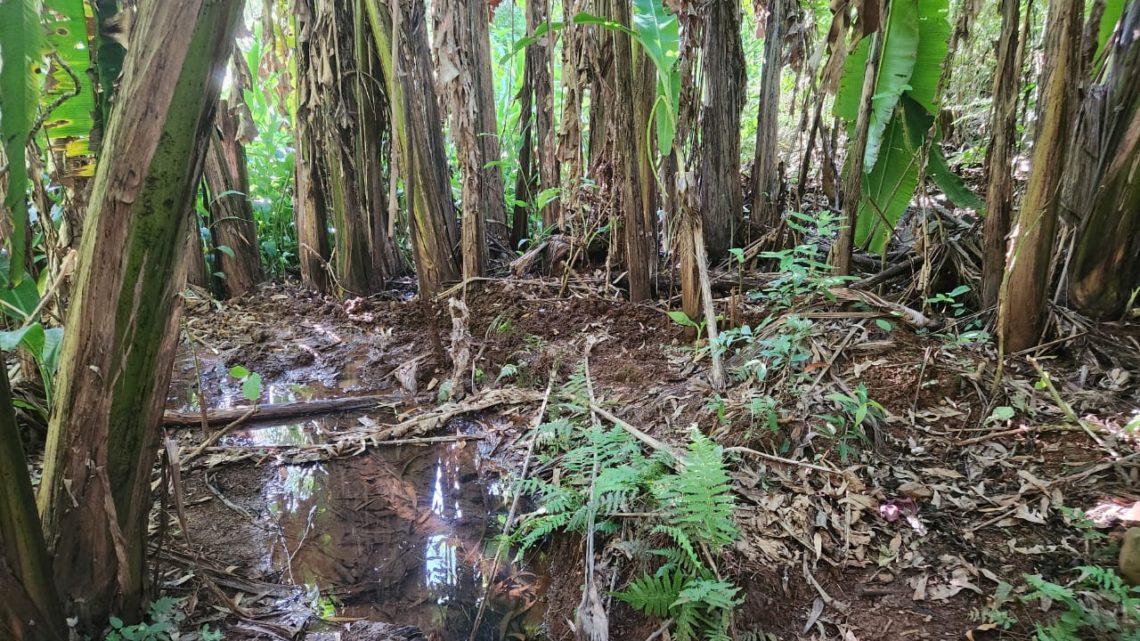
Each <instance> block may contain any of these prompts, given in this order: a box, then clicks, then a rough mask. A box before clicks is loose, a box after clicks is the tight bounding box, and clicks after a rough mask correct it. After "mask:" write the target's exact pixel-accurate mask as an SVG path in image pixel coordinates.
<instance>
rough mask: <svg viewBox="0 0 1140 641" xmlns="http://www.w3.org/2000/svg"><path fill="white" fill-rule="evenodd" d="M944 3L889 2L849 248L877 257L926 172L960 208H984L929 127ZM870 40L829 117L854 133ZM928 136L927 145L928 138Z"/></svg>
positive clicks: (945, 34) (942, 48)
mask: <svg viewBox="0 0 1140 641" xmlns="http://www.w3.org/2000/svg"><path fill="white" fill-rule="evenodd" d="M948 13H949V2H948V0H895V1H893V2H891V3H890V9H889V11H888V13H887V15H886V17H885V19H884V21H883V25H882V27H881V28H882V34H881V36H882V38H883V43H882V48H883V49H882V55H881V64H880V66H879V71H878V75H877V77H876V79H875V91H874V94H873V95H874V97H873V98H872V101H871V120H870V127H869V130H868V134H867V147H866V152H865V155H864V164H863V171H864V176H863V181H862V185H863V188H862V197H861V201H860V203H859V214H858V219H857V223H856V227H855V243H856V245H857V246H859V247H861V248H863V249H870V250H872V251H874V252H875V253H879V254H882V253H884V252H885V251H886V248H887V244H888V242H889V241H890V238H891V234H892V233H893V232H894V228H895V225H896V224H897V223H898V221H899V219H900V218H901V217H902V215H903V212H904V211H906V208H907V206H908V205H909V204H910V201H911V198H912V197H913V196H914V192H915V189H917V187H918V184H919V182H920V181H921V180H922V178H923V175H922V169H923V164H924V162H923V161H924V158H923V155H924V153H925V154H926V157H925V172H926V174H928V175H929V176H930V177H931V178H932V179H934V181H935V182H936V183H937V184H938V186H939V187H940V188H941V189H942V190H943V191H944V192H945V193H946V196H947V197H948V198H949V199H950V200H951V201H952V202H954V203H955V204H957V205H959V206H961V207H968V208H971V209H975V210H978V211H981V210H982V209H983V208H984V205H983V203H982V201H981V199H979V198H978V197H977V196H976V195H975V194H973V193H972V192H971V191H970V189H969V188H968V187H966V185H965V184H964V183H963V182H962V180H961V179H960V178H959V177H958V176H956V175H955V174H954V173H953V172H952V171H951V170H950V168H949V165H948V164H947V162H946V158H945V157H944V156H943V155H942V152H941V150H940V149H939V147H938V144H937V143H938V141H939V139H940V133H939V132H938V131H937V129H936V128H935V127H934V120H935V117H936V116H937V114H938V112H939V95H938V85H939V81H940V79H941V76H942V67H943V64H944V63H945V61H946V56H947V52H948V51H947V42H948V41H949V38H950V23H949V21H948V20H947V15H948ZM870 44H871V36H870V35H867V36H865V37H864V38H863V39H862V40H860V41H859V42H858V43H857V45H856V46H855V49H854V51H852V52H851V53H850V54H849V55H848V57H847V60H846V63H845V65H844V69H843V77H842V80H841V81H840V85H839V92H838V94H837V95H836V99H835V114H836V116H838V117H839V118H841V119H842V120H843V121H844V122H845V123H846V124H847V126H848V128H849V129H850V128H853V127H854V126H855V121H856V119H857V118H858V116H859V101H860V96H861V93H862V85H863V75H864V72H865V70H866V68H867V64H868V56H869V54H870ZM932 136H933V138H931V137H932Z"/></svg>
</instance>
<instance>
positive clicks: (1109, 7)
mask: <svg viewBox="0 0 1140 641" xmlns="http://www.w3.org/2000/svg"><path fill="white" fill-rule="evenodd" d="M1124 4H1125V2H1124V0H1105V3H1104V14H1102V15H1101V17H1100V29H1099V30H1098V31H1097V36H1096V54H1095V55H1094V56H1093V73H1094V74H1095V73H1097V72H1099V71H1100V69H1101V67H1103V66H1104V61H1105V59H1107V58H1108V55H1107V53H1108V39H1109V38H1110V37H1112V33H1113V32H1114V31H1116V25H1117V24H1118V23H1119V22H1120V16H1122V15H1123V14H1124Z"/></svg>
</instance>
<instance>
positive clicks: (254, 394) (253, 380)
mask: <svg viewBox="0 0 1140 641" xmlns="http://www.w3.org/2000/svg"><path fill="white" fill-rule="evenodd" d="M241 393H242V395H243V396H245V398H246V400H248V401H249V402H250V403H256V402H257V399H259V398H261V374H256V373H255V374H250V375H249V376H247V377H246V378H245V380H244V381H242V384H241Z"/></svg>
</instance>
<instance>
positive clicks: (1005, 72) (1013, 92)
mask: <svg viewBox="0 0 1140 641" xmlns="http://www.w3.org/2000/svg"><path fill="white" fill-rule="evenodd" d="M1020 11H1021V0H1001V39H1000V40H999V41H998V51H997V68H996V69H995V71H994V88H993V96H994V98H993V109H992V111H991V118H990V119H991V122H992V123H993V129H992V131H991V132H990V146H989V150H988V151H987V152H986V171H987V173H988V176H989V184H988V187H987V189H986V219H985V223H984V233H983V236H982V305H983V306H985V307H989V306H990V305H993V304H995V303H997V298H998V291H999V290H1000V289H1001V280H1002V276H1003V275H1004V274H1005V244H1006V236H1008V235H1009V220H1010V215H1011V213H1012V210H1013V173H1012V171H1013V167H1012V155H1013V145H1014V143H1015V142H1016V139H1017V97H1018V95H1019V94H1020V85H1021V59H1020V57H1019V55H1018V54H1019V53H1020V52H1021V50H1022V49H1021V47H1019V46H1018V43H1017V40H1018V28H1019V26H1020V22H1021V18H1020V15H1019V14H1020Z"/></svg>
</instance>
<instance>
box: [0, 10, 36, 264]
mask: <svg viewBox="0 0 1140 641" xmlns="http://www.w3.org/2000/svg"><path fill="white" fill-rule="evenodd" d="M38 4H39V3H37V2H35V0H5V1H4V2H0V63H2V64H0V140H2V141H3V144H4V156H5V159H6V162H7V166H8V192H7V194H6V196H5V198H4V206H5V208H6V209H7V210H8V213H9V216H11V221H12V233H11V234H10V235H9V236H8V247H7V249H8V256H9V258H10V264H11V266H12V269H11V271H10V273H9V277H8V279H6V282H7V283H8V284H10V285H18V284H19V283H20V281H22V280H23V278H24V269H23V265H24V256H25V251H26V247H25V237H26V231H27V227H28V202H27V190H28V166H27V159H26V157H25V155H24V154H25V152H24V150H25V148H26V145H27V142H28V136H30V135H31V131H32V126H33V123H34V122H35V118H36V105H37V104H38V103H39V96H40V87H39V82H37V80H36V75H35V72H34V70H35V68H36V67H38V66H39V64H40V63H41V58H40V54H41V41H42V33H43V32H42V31H41V29H40V14H39V10H38ZM2 167H3V163H0V168H2Z"/></svg>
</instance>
